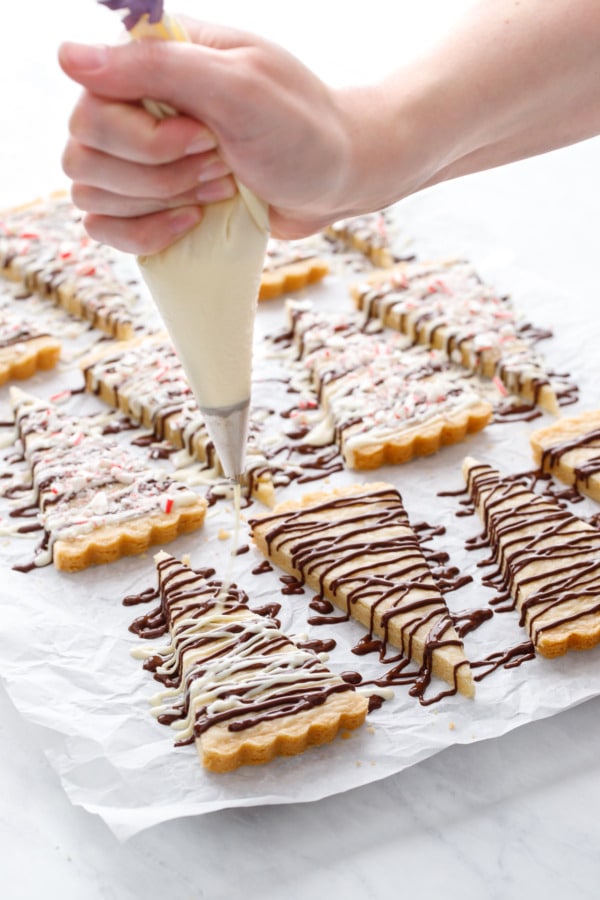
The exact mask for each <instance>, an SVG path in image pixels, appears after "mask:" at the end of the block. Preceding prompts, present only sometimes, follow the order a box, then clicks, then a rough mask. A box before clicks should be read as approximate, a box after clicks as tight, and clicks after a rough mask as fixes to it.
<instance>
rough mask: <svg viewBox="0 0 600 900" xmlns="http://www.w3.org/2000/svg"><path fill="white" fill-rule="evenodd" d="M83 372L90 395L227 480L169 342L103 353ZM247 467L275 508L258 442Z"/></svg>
mask: <svg viewBox="0 0 600 900" xmlns="http://www.w3.org/2000/svg"><path fill="white" fill-rule="evenodd" d="M82 368H83V373H84V378H85V384H86V389H87V390H88V391H89V392H90V393H93V394H96V395H97V396H99V397H100V398H101V399H102V400H103V401H104V402H105V403H107V404H109V405H110V406H112V407H114V408H115V409H119V410H121V412H123V413H125V414H126V415H127V416H130V417H131V418H132V419H133V420H134V421H135V422H137V423H139V424H140V425H143V426H144V427H146V428H149V429H151V430H152V433H153V434H154V436H155V437H156V439H157V440H159V441H162V440H167V441H169V442H170V443H171V444H173V446H174V447H177V448H181V449H183V450H185V451H186V452H187V453H188V455H189V456H190V457H193V458H194V459H197V460H198V461H199V462H201V463H203V464H204V465H206V466H207V467H209V468H211V469H214V470H215V473H216V475H219V476H220V475H222V474H223V470H222V468H221V464H220V462H219V460H218V458H217V457H216V455H215V450H214V445H213V443H212V441H211V439H210V436H209V434H208V431H207V430H206V425H205V423H204V418H203V416H202V413H201V412H200V409H199V408H198V404H197V403H196V400H195V398H194V395H193V393H192V390H191V388H190V384H189V382H188V380H187V377H186V375H185V372H184V370H183V366H182V365H181V362H180V360H179V358H178V356H177V354H176V352H175V348H174V346H173V343H172V341H171V339H170V338H169V337H168V336H166V335H164V334H156V335H146V336H145V337H143V338H139V339H137V340H134V341H129V342H125V343H123V344H120V345H118V346H117V347H113V348H111V349H109V350H108V351H106V350H104V351H100V352H99V353H96V354H94V355H93V356H92V357H90V358H88V359H87V360H85V361H84V362H83V364H82ZM246 461H247V478H248V482H249V485H250V491H251V493H252V496H253V497H254V498H255V499H257V500H258V501H259V502H261V503H264V504H265V505H267V506H272V505H273V503H274V487H273V480H272V477H271V473H270V471H269V467H268V464H267V462H266V460H265V459H264V456H262V454H261V453H260V451H259V449H258V448H257V447H256V446H255V445H254V442H253V439H252V436H251V437H250V440H249V446H248V451H247V454H246Z"/></svg>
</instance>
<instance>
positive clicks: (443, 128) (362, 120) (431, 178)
mask: <svg viewBox="0 0 600 900" xmlns="http://www.w3.org/2000/svg"><path fill="white" fill-rule="evenodd" d="M337 102H338V107H339V109H340V115H341V118H342V121H343V122H344V129H343V130H344V135H345V139H346V147H345V153H344V154H343V159H344V165H343V166H342V173H343V177H342V178H341V183H340V186H339V195H338V198H337V207H338V218H342V217H344V216H349V215H359V214H361V213H365V212H368V211H374V210H376V209H382V208H384V207H386V206H389V205H390V204H392V203H394V202H396V201H398V200H401V199H402V198H403V197H406V196H408V195H409V194H412V193H415V192H416V191H418V190H420V189H422V188H424V187H425V186H427V185H428V184H431V183H434V182H435V181H436V180H439V179H440V178H441V177H442V173H443V172H444V171H445V170H446V169H447V168H448V167H449V166H451V165H452V164H453V163H454V161H455V160H457V159H460V157H461V156H462V155H463V154H464V152H465V149H464V147H462V146H461V145H460V144H459V141H458V139H457V137H456V136H457V135H458V134H460V133H461V132H460V128H459V127H458V123H456V122H454V121H453V119H452V116H453V114H452V109H451V108H449V107H448V106H447V105H446V104H445V103H444V96H443V90H442V89H440V86H439V85H438V84H437V83H436V81H435V79H434V78H433V77H431V76H430V75H429V76H423V74H422V73H420V72H419V70H418V69H417V67H416V66H415V68H414V70H413V71H411V70H409V69H407V70H406V71H405V73H403V76H402V77H399V73H398V72H396V73H394V75H393V76H391V77H390V78H386V79H384V80H383V81H381V82H380V83H378V84H373V85H368V86H364V87H351V88H343V89H340V90H339V91H338V92H337ZM462 135H463V139H464V132H462Z"/></svg>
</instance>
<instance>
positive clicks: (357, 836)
mask: <svg viewBox="0 0 600 900" xmlns="http://www.w3.org/2000/svg"><path fill="white" fill-rule="evenodd" d="M199 5H200V4H194V3H193V2H191V0H190V2H188V3H184V2H180V3H178V4H176V7H177V8H183V9H187V10H190V9H195V8H197V7H198V6H199ZM466 5H467V4H466V3H465V2H457V3H452V2H446V3H443V2H441V3H440V2H437V3H435V2H423V3H420V4H418V6H419V7H420V9H419V12H418V13H417V12H415V11H414V10H412V11H411V7H412V4H410V3H407V2H406V3H399V4H397V6H398V15H399V18H398V22H400V21H401V20H402V19H401V14H402V13H403V14H404V19H403V22H404V26H403V38H402V44H400V43H399V46H401V48H402V52H407V48H408V47H409V46H410V41H409V40H408V39H407V37H406V33H407V31H408V34H409V37H410V36H411V35H412V36H413V37H414V39H415V42H417V41H418V40H423V35H424V33H425V32H424V26H425V24H426V23H427V20H428V18H429V21H431V17H432V14H433V13H434V12H435V11H437V12H439V13H440V16H441V18H440V19H438V21H439V22H440V23H442V20H443V18H444V17H446V18H449V17H450V12H452V13H455V12H456V11H457V10H458V8H459V7H463V6H466ZM13 6H17V4H13ZM320 6H321V7H322V6H323V5H322V4H320ZM332 6H333V4H332ZM48 7H49V4H48V3H47V2H46V0H39V2H33V0H30V2H25V0H23V2H21V3H19V4H18V8H17V9H13V10H12V11H11V13H10V14H9V15H10V17H11V18H9V21H10V22H11V23H12V24H14V26H15V28H14V29H12V30H11V29H4V30H3V34H2V36H1V37H0V51H1V52H0V73H1V75H2V77H3V83H4V84H5V91H6V85H12V88H11V90H10V91H9V92H8V97H7V99H6V100H5V103H4V104H3V109H2V111H1V113H0V115H1V117H2V118H1V121H2V124H3V131H2V133H3V142H2V146H1V147H0V167H1V168H0V170H1V171H2V172H3V173H4V174H3V178H2V180H1V182H0V206H4V205H7V204H9V203H13V202H21V201H24V200H27V199H29V198H30V197H32V196H35V195H36V194H37V193H40V192H45V191H47V190H50V189H52V188H53V187H55V186H56V185H57V183H58V180H59V178H60V168H59V154H60V147H61V146H62V143H63V141H64V131H65V123H66V118H67V115H68V109H69V107H70V104H71V103H72V101H73V98H74V96H75V93H74V91H73V89H72V88H71V86H69V85H67V84H65V83H64V81H63V80H62V79H61V76H60V73H58V72H57V71H56V65H55V62H54V59H55V49H56V42H57V40H58V39H59V38H60V37H61V36H68V37H78V36H81V37H87V38H89V37H91V36H92V34H96V29H98V30H99V31H102V29H104V30H105V34H103V35H100V36H101V37H106V33H107V32H109V31H110V30H111V29H110V28H109V27H108V25H107V21H108V20H107V18H106V15H105V14H103V15H102V16H99V15H98V12H97V11H96V9H95V7H94V4H93V2H92V0H62V2H61V3H60V4H55V9H56V10H57V11H56V12H55V14H54V16H53V17H52V18H51V17H50V16H49V12H48ZM88 7H89V14H88ZM218 7H220V10H219V12H220V17H221V18H222V19H227V20H230V21H234V20H235V21H241V22H242V24H243V25H244V26H246V27H256V28H260V29H261V30H263V31H266V32H268V33H270V35H271V36H273V37H276V38H278V39H281V40H286V39H287V42H288V45H289V46H292V48H293V49H294V50H295V52H297V53H298V54H300V55H302V56H303V57H304V58H310V62H311V63H312V64H314V65H316V66H318V67H320V68H321V70H322V71H323V73H324V74H328V75H330V76H331V77H336V76H339V77H340V78H344V77H353V75H356V76H360V75H362V74H363V71H364V70H367V67H368V63H369V59H371V60H374V59H375V58H377V60H378V64H379V65H382V64H383V63H382V58H387V59H389V60H390V61H391V55H392V54H391V47H392V42H391V41H390V39H389V34H388V35H387V37H386V39H385V41H383V39H382V42H380V46H379V47H375V46H373V45H369V48H366V49H365V52H364V53H362V54H361V55H360V59H359V62H358V63H356V62H353V61H352V58H351V55H350V54H348V53H344V52H343V50H342V51H340V52H339V54H338V57H339V58H338V59H337V60H336V61H335V62H336V63H337V65H334V62H333V60H332V57H331V54H328V52H327V47H326V42H325V41H324V40H323V39H319V40H316V41H312V40H311V37H310V31H309V29H308V28H302V27H301V26H299V25H298V22H297V21H294V22H293V23H292V24H289V23H288V24H287V25H286V24H285V23H284V22H283V20H282V18H281V15H280V14H279V13H278V12H277V4H275V3H271V2H266V3H257V4H254V6H252V7H249V4H242V3H232V2H226V0H223V2H222V3H221V4H211V3H205V4H203V5H202V11H203V12H204V13H205V14H207V13H206V10H207V9H208V11H209V14H213V13H214V10H215V9H217V8H218ZM308 7H309V8H310V7H311V3H310V2H309V3H308ZM386 8H388V4H387V3H385V4H383V3H377V2H376V3H374V4H370V9H372V10H373V12H377V11H378V10H379V12H380V13H382V12H384V11H385V9H386ZM316 9H317V6H316V4H315V5H314V10H316ZM314 10H313V12H314ZM34 14H36V15H39V20H38V21H39V27H37V28H34V29H30V30H29V31H28V30H27V29H26V24H27V23H28V22H29V21H31V19H32V16H33V15H34ZM63 16H64V18H63ZM334 19H335V16H334V14H333V12H332V11H331V10H327V11H325V13H324V19H322V21H323V27H325V28H327V27H331V26H332V24H333V23H334ZM305 24H306V23H305ZM361 27H362V29H363V31H364V28H365V26H364V23H363V24H362V26H361V25H360V23H358V22H352V21H351V22H349V23H347V24H346V26H345V29H346V31H347V34H348V36H349V37H351V36H352V35H355V36H356V35H358V34H360V28H361ZM411 29H412V31H411ZM33 32H35V33H33ZM15 33H16V34H19V35H25V34H27V33H30V34H31V38H30V42H29V45H28V47H27V48H26V49H24V47H23V44H22V43H20V42H17V43H13V42H11V41H10V40H9V38H10V34H15ZM303 51H304V52H303ZM378 51H381V52H378ZM386 54H387V57H386ZM42 109H43V110H46V112H47V115H46V116H45V125H44V127H42V125H41V121H40V116H41V111H42ZM9 122H10V123H11V125H12V126H13V127H11V128H10V129H9V128H8V123H9ZM599 150H600V142H599V140H595V141H591V142H587V143H586V144H583V145H580V146H579V147H574V148H570V149H566V150H563V151H560V152H558V153H554V154H550V155H548V156H546V157H544V158H540V159H538V160H532V161H528V162H524V163H521V164H519V165H515V166H512V167H508V168H506V169H501V170H497V171H496V172H491V173H487V174H485V175H480V176H476V177H473V178H469V179H465V180H463V181H460V182H457V183H454V184H452V185H444V186H441V187H440V188H436V189H433V190H431V191H428V192H427V193H426V194H425V195H423V196H421V197H419V198H411V199H410V200H408V201H406V204H405V206H404V208H405V210H406V214H407V216H410V217H411V221H412V222H413V224H414V225H415V227H416V229H417V232H419V233H418V235H417V236H418V237H420V238H426V235H427V228H428V225H429V223H431V222H436V223H437V224H436V227H437V228H439V225H440V221H441V222H442V223H444V222H447V223H448V229H447V237H448V251H449V252H454V251H456V252H462V253H464V254H468V255H472V256H475V257H477V258H482V257H485V256H486V255H489V256H491V257H494V256H495V257H497V256H498V254H504V256H505V257H506V259H507V260H509V261H510V262H511V264H513V265H514V266H515V267H517V268H520V269H526V270H528V271H529V272H531V273H532V277H533V278H534V279H535V277H536V276H539V277H540V278H541V279H545V280H548V279H549V278H550V280H551V281H552V283H553V286H554V288H555V289H556V292H557V293H558V294H559V295H563V296H564V297H565V298H568V302H566V303H565V305H564V307H563V309H562V315H564V316H565V317H566V318H567V320H568V319H569V318H571V317H577V316H579V317H581V319H582V341H592V340H597V337H598V332H599V326H598V324H597V314H596V303H597V300H596V299H595V298H597V297H598V260H599V258H600V253H599V251H600V227H599V226H600V176H599V168H598V153H599ZM560 314H561V313H560V311H559V310H558V309H557V307H556V305H555V306H554V309H553V315H554V316H558V317H560ZM584 326H585V328H584ZM586 399H587V401H588V402H589V404H595V405H597V403H598V400H597V398H594V397H588V398H586ZM0 590H1V588H0ZM1 652H2V649H1V643H0V653H1ZM44 737H45V736H44V734H43V732H42V731H41V729H39V728H37V727H33V726H31V725H30V724H29V723H27V722H26V721H24V720H23V719H22V718H21V717H20V716H19V714H18V713H17V712H16V711H15V709H14V707H13V705H12V703H11V701H10V699H9V698H8V697H7V695H6V693H5V690H4V688H3V687H2V686H0V796H1V797H2V802H1V803H0V884H1V885H2V887H1V889H0V894H1V896H2V897H5V898H6V900H37V898H41V897H54V896H60V897H61V900H71V898H72V900H80V898H82V897H85V898H86V900H139V898H144V900H162V898H164V897H172V898H175V900H180V898H181V900H188V898H190V900H191V898H210V900H219V898H227V900H234V898H238V897H240V898H241V897H245V898H255V897H256V898H258V897H261V898H266V900H269V898H273V900H279V898H282V897H286V898H288V900H296V898H301V900H305V898H312V897H314V898H317V900H320V898H329V897H332V896H338V897H344V898H345V900H355V898H356V900H358V898H360V900H362V898H371V897H373V898H377V900H386V898H388V897H389V898H392V897H394V898H396V897H398V896H403V897H409V896H420V897H424V898H427V897H432V896H444V897H449V898H457V900H459V898H461V900H471V898H473V900H482V898H486V900H487V898H490V900H509V898H511V900H512V898H522V897H525V896H527V895H528V893H529V892H534V891H535V895H536V896H540V897H546V898H559V897H561V898H562V897H576V898H588V897H589V898H596V897H597V896H598V879H599V877H600V823H599V819H598V815H597V810H598V808H599V807H600V759H599V756H598V752H597V748H598V746H599V745H600V699H596V700H592V701H588V702H587V703H584V704H583V705H581V706H579V707H577V708H575V709H571V710H569V711H567V712H564V713H562V714H560V715H557V716H554V717H552V718H550V719H546V720H543V721H540V722H536V723H534V724H531V725H528V726H525V727H523V728H520V729H518V730H516V731H514V732H511V733H510V734H508V735H505V736H504V737H502V738H499V739H496V740H494V741H487V742H479V743H477V744H474V745H472V746H468V745H467V746H457V747H453V748H451V749H449V750H446V751H444V752H443V753H440V754H438V755H437V756H435V757H432V758H431V759H428V760H426V761H425V762H423V763H420V764H419V765H416V766H414V767H412V768H411V769H409V770H407V771H405V772H403V773H401V774H400V775H398V776H393V777H391V778H388V779H386V780H384V781H381V782H377V783H374V784H371V785H368V786H366V787H363V788H359V789H356V790H354V791H350V792H348V793H346V794H343V795H338V796H335V797H332V798H329V799H326V800H323V801H319V802H316V803H310V804H297V805H293V806H271V807H261V808H249V809H240V810H226V811H223V812H219V813H213V814H210V815H206V816H203V817H198V818H195V819H183V820H176V821H173V822H169V823H167V824H164V825H161V826H158V827H155V828H153V829H150V830H148V831H146V832H143V833H142V834H140V835H138V836H136V837H134V838H132V839H131V840H130V841H129V842H127V843H125V844H120V843H119V842H118V841H117V840H116V839H115V838H114V836H113V835H112V834H111V832H110V831H109V830H108V829H107V828H106V826H105V825H104V824H103V823H102V822H101V821H100V820H99V819H97V818H95V817H94V816H92V815H90V814H88V813H87V812H84V811H83V810H81V809H79V808H76V807H74V806H72V805H71V803H70V802H69V801H68V800H67V798H66V795H65V794H64V793H63V791H62V788H61V787H60V784H59V780H58V777H57V775H56V774H55V773H54V772H53V771H52V769H51V768H50V766H49V765H48V763H47V761H46V759H45V757H44V754H43V751H42V749H41V748H42V746H43V745H44Z"/></svg>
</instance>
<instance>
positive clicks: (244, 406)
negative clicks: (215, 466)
mask: <svg viewBox="0 0 600 900" xmlns="http://www.w3.org/2000/svg"><path fill="white" fill-rule="evenodd" d="M200 412H201V413H202V415H203V417H204V422H205V424H206V430H207V431H208V434H209V436H210V439H211V441H212V442H213V444H214V445H215V451H216V454H217V456H218V458H219V462H220V463H221V466H222V468H223V472H224V473H225V476H226V477H227V478H231V479H232V480H233V481H238V482H239V481H240V479H241V477H242V475H243V474H244V469H245V461H246V442H247V440H248V420H249V416H250V400H244V401H242V403H236V404H235V405H234V406H219V407H212V408H206V407H200Z"/></svg>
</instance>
